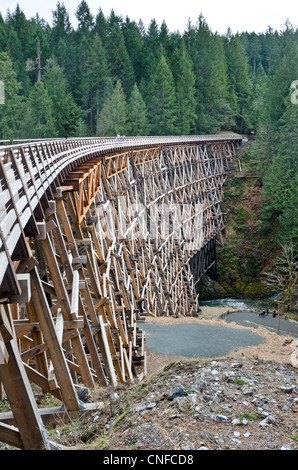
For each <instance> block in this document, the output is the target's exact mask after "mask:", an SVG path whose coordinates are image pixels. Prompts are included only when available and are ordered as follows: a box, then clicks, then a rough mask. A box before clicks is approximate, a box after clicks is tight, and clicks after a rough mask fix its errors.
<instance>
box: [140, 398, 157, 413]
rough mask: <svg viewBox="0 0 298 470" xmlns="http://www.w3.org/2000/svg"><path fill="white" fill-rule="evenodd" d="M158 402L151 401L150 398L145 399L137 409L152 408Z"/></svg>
mask: <svg viewBox="0 0 298 470" xmlns="http://www.w3.org/2000/svg"><path fill="white" fill-rule="evenodd" d="M155 406H156V403H150V402H149V401H148V400H145V401H143V402H142V403H141V404H140V405H139V406H137V408H136V411H144V410H150V409H151V408H154V407H155Z"/></svg>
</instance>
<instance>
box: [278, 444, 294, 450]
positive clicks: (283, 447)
mask: <svg viewBox="0 0 298 470" xmlns="http://www.w3.org/2000/svg"><path fill="white" fill-rule="evenodd" d="M280 450H292V448H291V447H290V446H289V445H288V444H283V445H282V446H281V448H280Z"/></svg>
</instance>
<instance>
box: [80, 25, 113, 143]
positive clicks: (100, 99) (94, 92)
mask: <svg viewBox="0 0 298 470" xmlns="http://www.w3.org/2000/svg"><path fill="white" fill-rule="evenodd" d="M108 78H109V70H108V64H107V58H106V51H105V49H104V48H103V46H102V41H101V39H100V37H99V35H98V34H97V33H96V34H95V38H94V41H93V47H92V48H91V49H90V51H89V55H88V57H87V60H86V66H85V69H84V71H83V74H82V81H81V100H82V104H83V106H84V109H85V114H86V118H87V119H88V122H89V126H90V130H91V132H92V134H94V133H95V131H96V127H97V124H98V122H97V117H98V115H99V112H100V111H101V109H102V107H103V103H104V101H105V98H106V96H105V95H104V93H105V89H106V85H107V81H108Z"/></svg>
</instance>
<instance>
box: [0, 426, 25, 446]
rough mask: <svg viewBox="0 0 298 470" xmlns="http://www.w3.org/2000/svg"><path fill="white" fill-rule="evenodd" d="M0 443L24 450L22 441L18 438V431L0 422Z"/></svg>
mask: <svg viewBox="0 0 298 470" xmlns="http://www.w3.org/2000/svg"><path fill="white" fill-rule="evenodd" d="M0 441H1V442H6V444H8V445H10V446H13V447H17V448H19V449H24V445H23V441H22V439H21V436H20V432H19V430H18V429H17V428H16V427H14V426H10V425H9V424H5V423H1V422H0Z"/></svg>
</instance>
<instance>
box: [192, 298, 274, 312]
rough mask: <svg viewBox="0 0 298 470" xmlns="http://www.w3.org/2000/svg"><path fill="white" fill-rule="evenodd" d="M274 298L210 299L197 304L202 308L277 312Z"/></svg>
mask: <svg viewBox="0 0 298 470" xmlns="http://www.w3.org/2000/svg"><path fill="white" fill-rule="evenodd" d="M275 298H276V297H275V296H274V297H270V298H269V297H268V298H265V299H249V298H248V299H237V298H226V299H212V300H201V301H200V300H199V304H200V305H201V306H202V307H203V306H205V307H231V308H232V309H233V310H256V311H262V310H263V309H264V308H267V307H268V309H269V310H270V311H273V310H276V311H277V302H276V301H275Z"/></svg>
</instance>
